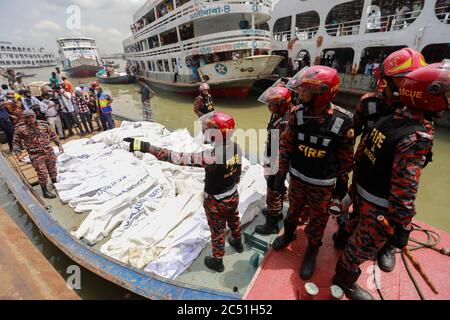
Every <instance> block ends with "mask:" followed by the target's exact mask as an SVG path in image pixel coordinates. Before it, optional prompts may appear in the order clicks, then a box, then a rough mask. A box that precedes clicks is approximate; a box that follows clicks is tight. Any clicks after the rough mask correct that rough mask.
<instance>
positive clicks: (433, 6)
mask: <svg viewBox="0 0 450 320" xmlns="http://www.w3.org/2000/svg"><path fill="white" fill-rule="evenodd" d="M322 2H324V1H321V3H322ZM264 29H266V30H267V29H269V30H271V31H272V34H273V40H272V48H273V50H272V51H271V53H272V54H276V55H282V56H284V57H285V59H284V60H283V62H282V63H281V64H280V68H279V70H278V72H279V73H280V74H282V75H287V74H288V65H289V59H291V62H292V63H293V64H294V65H296V63H295V62H298V65H299V68H301V67H302V66H305V65H311V64H316V65H317V64H322V65H328V66H333V67H335V68H337V69H338V71H339V73H340V77H341V93H344V94H345V96H344V97H345V100H343V99H340V100H341V101H344V102H345V103H346V104H349V103H350V105H353V106H354V105H356V103H357V101H359V98H360V97H361V95H363V94H365V93H367V92H368V91H372V90H373V89H375V86H376V81H375V78H374V76H373V63H375V65H376V64H379V63H381V62H382V61H383V60H384V58H385V57H387V56H388V55H389V54H391V53H392V52H394V51H396V50H398V49H401V48H403V47H411V48H415V49H417V50H419V51H421V52H422V53H423V55H424V56H425V59H426V61H427V62H428V63H433V62H438V61H442V60H443V59H450V1H448V0H426V1H424V0H354V1H348V0H334V1H326V5H323V6H321V5H319V4H318V1H312V0H302V1H298V0H283V1H278V2H277V4H276V5H275V7H274V11H273V14H272V19H271V20H270V21H269V22H268V25H267V26H265V27H264ZM370 63H372V65H370ZM368 64H369V66H368ZM366 67H367V68H366ZM342 96H343V95H341V97H340V98H342ZM441 121H442V120H441ZM443 121H444V123H443V124H445V125H446V126H450V115H448V116H447V119H443Z"/></svg>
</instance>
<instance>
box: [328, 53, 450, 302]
mask: <svg viewBox="0 0 450 320" xmlns="http://www.w3.org/2000/svg"><path fill="white" fill-rule="evenodd" d="M399 93H400V100H401V103H402V105H401V106H400V107H399V108H397V110H396V111H395V113H394V114H392V115H390V116H387V117H385V118H383V119H381V120H380V121H378V122H377V124H376V125H375V128H373V129H372V131H371V132H370V133H369V134H367V135H366V136H365V137H364V139H363V141H362V142H361V144H360V146H359V148H358V151H357V153H356V156H355V157H356V158H358V161H357V163H356V166H355V170H354V175H355V185H356V192H355V197H354V206H355V210H356V211H357V212H358V214H359V219H358V221H357V225H356V228H355V230H354V231H353V232H352V236H351V237H350V239H349V241H348V244H347V246H346V247H345V250H344V253H343V255H342V257H341V259H339V262H338V264H337V265H336V275H335V276H334V278H333V283H334V284H336V285H338V286H340V287H341V288H342V289H343V290H344V292H345V294H346V295H347V297H348V298H349V299H353V300H369V299H373V298H372V296H371V295H370V293H368V292H367V291H365V290H364V289H362V288H361V287H359V286H358V285H357V284H356V283H357V280H358V278H359V276H360V275H361V269H360V267H359V266H360V265H361V264H362V263H364V262H365V261H367V260H373V259H376V258H377V256H378V255H379V251H380V250H381V249H382V248H383V247H384V246H385V244H386V243H387V242H388V241H389V243H390V244H391V245H392V246H394V248H396V249H403V248H404V247H406V246H407V245H408V240H409V235H410V233H411V231H412V225H411V222H412V218H413V217H414V216H415V214H416V209H415V200H416V196H417V192H418V188H419V181H420V176H421V173H422V170H423V168H424V164H425V161H426V155H427V153H428V152H429V151H430V150H431V148H432V145H433V138H434V137H433V134H432V133H431V134H430V132H429V130H428V129H427V127H428V126H429V125H430V121H429V120H428V119H435V118H439V117H441V116H442V115H443V113H444V112H445V110H447V109H448V107H449V99H450V61H444V62H441V63H436V64H432V65H430V66H427V67H423V68H420V69H418V70H415V71H413V72H411V73H409V74H408V75H406V76H405V77H404V79H403V81H402V83H401V85H400V90H399ZM379 216H384V217H385V219H386V220H387V221H388V222H389V224H390V226H391V227H393V229H394V234H393V235H392V236H389V235H388V233H387V232H386V231H385V228H384V226H383V224H382V223H381V222H380V221H379V220H378V217H379Z"/></svg>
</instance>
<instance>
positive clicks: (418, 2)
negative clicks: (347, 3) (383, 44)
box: [366, 0, 424, 33]
mask: <svg viewBox="0 0 450 320" xmlns="http://www.w3.org/2000/svg"><path fill="white" fill-rule="evenodd" d="M423 6H424V0H414V1H412V2H411V1H409V0H372V5H370V6H369V7H368V8H367V12H366V14H367V27H366V32H368V33H372V32H387V31H395V30H401V29H404V28H406V27H408V26H409V25H410V24H411V23H413V22H414V21H415V20H416V19H417V17H418V16H419V15H420V13H421V12H422V9H423Z"/></svg>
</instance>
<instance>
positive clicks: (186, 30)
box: [180, 22, 195, 41]
mask: <svg viewBox="0 0 450 320" xmlns="http://www.w3.org/2000/svg"><path fill="white" fill-rule="evenodd" d="M194 36H195V33H194V24H193V23H191V22H189V23H185V24H183V25H181V26H180V38H181V40H182V41H184V40H188V39H192V38H193V37H194Z"/></svg>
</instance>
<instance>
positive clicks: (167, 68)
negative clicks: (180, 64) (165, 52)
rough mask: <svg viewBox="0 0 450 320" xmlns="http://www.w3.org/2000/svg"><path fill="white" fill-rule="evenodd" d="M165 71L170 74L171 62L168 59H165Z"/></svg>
mask: <svg viewBox="0 0 450 320" xmlns="http://www.w3.org/2000/svg"><path fill="white" fill-rule="evenodd" d="M164 71H165V72H170V67H169V60H167V59H164Z"/></svg>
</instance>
